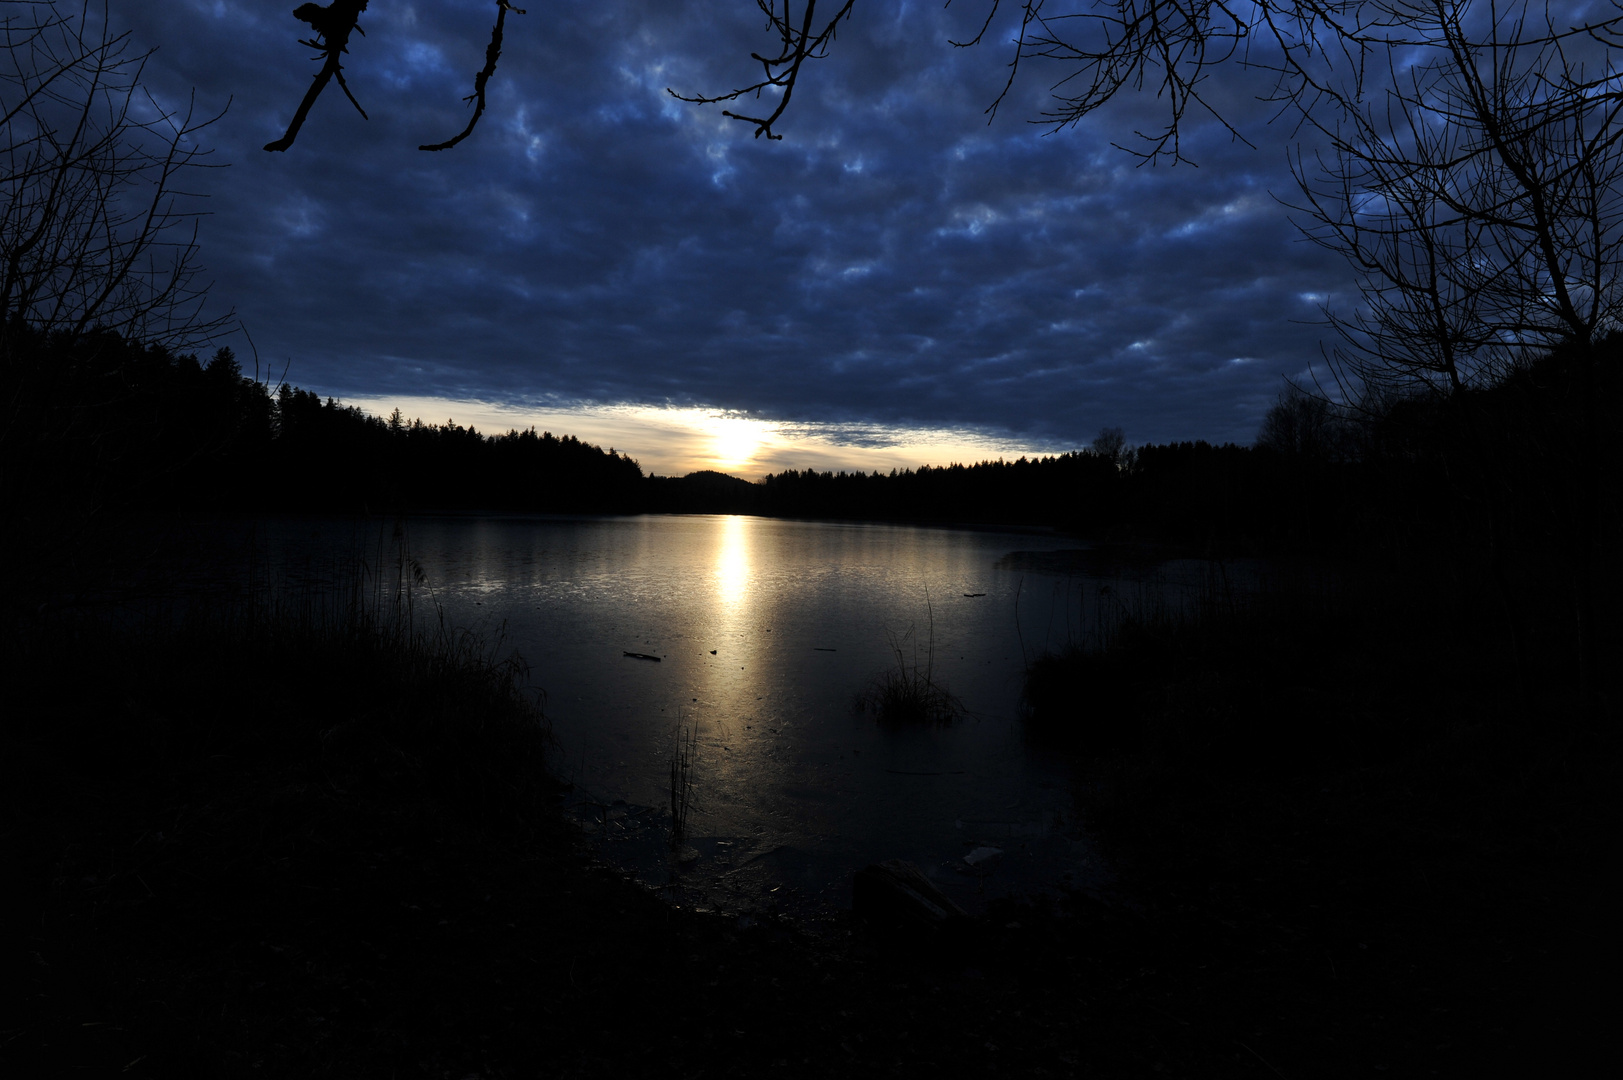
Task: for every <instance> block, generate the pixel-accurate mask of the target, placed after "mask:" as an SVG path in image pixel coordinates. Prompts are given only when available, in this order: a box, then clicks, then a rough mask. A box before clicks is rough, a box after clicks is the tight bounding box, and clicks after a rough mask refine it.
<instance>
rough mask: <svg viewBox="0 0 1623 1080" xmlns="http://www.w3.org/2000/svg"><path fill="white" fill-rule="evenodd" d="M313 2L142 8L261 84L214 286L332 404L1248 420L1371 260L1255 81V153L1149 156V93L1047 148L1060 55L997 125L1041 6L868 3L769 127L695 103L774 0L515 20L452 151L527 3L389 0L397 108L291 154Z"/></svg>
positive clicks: (319, 135)
mask: <svg viewBox="0 0 1623 1080" xmlns="http://www.w3.org/2000/svg"><path fill="white" fill-rule="evenodd" d="M291 7H292V4H291V2H290V0H289V2H286V3H278V4H268V3H249V2H246V0H182V2H177V3H172V4H161V5H155V4H140V3H133V2H130V0H125V2H123V3H118V2H116V0H115V5H114V8H115V10H114V18H115V22H117V23H118V24H119V25H121V26H127V27H129V28H130V29H131V30H133V32H134V34H135V36H136V38H137V40H138V41H140V42H141V43H142V44H145V45H155V46H158V47H159V51H158V53H157V55H156V56H155V57H154V59H153V62H152V65H151V67H150V68H149V76H150V79H149V81H150V82H151V83H152V85H153V87H154V88H155V89H156V90H157V92H158V93H159V94H160V95H161V96H162V97H163V99H164V100H166V101H169V102H180V101H183V100H184V98H185V95H187V94H189V93H191V92H192V90H193V89H194V88H195V91H196V94H197V100H198V102H199V103H200V107H202V108H219V107H221V106H223V105H224V104H225V102H226V101H227V99H230V101H231V105H230V109H229V111H227V113H226V115H225V116H224V118H223V119H221V120H220V122H219V123H218V124H216V125H215V126H214V127H213V128H211V129H209V131H208V132H207V135H206V141H207V142H208V144H209V145H211V146H213V147H214V148H215V149H216V154H215V157H214V161H216V162H217V163H220V164H229V165H230V168H229V169H226V170H222V171H220V172H217V173H213V174H210V175H209V176H208V177H207V178H206V180H205V184H206V187H207V190H208V192H209V194H210V200H209V205H208V209H209V210H210V211H211V215H210V217H209V218H207V219H206V220H205V223H204V226H203V232H202V241H203V245H204V246H203V252H204V258H205V261H206V262H207V264H208V266H209V268H210V270H211V271H212V274H213V277H214V279H215V292H214V296H215V298H216V300H217V301H218V303H219V304H220V305H221V306H226V305H229V306H234V307H235V308H236V310H237V312H238V313H239V315H240V316H241V317H242V319H243V321H244V322H245V324H246V325H247V327H248V328H249V330H250V332H251V333H252V335H253V338H254V341H255V343H256V345H257V347H258V350H259V352H260V354H261V357H262V358H263V359H264V360H265V361H266V362H267V363H273V364H274V365H275V367H276V369H277V370H278V371H280V368H281V366H282V364H283V363H285V362H291V369H290V373H289V379H290V380H291V381H294V382H297V383H299V384H301V385H304V386H309V387H313V388H316V389H318V390H319V391H320V392H322V393H328V394H334V395H338V396H343V397H355V396H363V395H364V396H369V397H380V398H381V397H400V396H407V395H410V396H414V397H440V398H458V399H478V400H483V401H490V402H499V403H504V404H507V405H515V406H525V405H532V406H536V407H546V408H548V409H552V410H556V409H559V408H568V407H569V406H571V405H573V404H575V403H590V404H594V405H597V406H606V405H626V406H682V407H700V408H705V409H711V410H723V411H731V412H737V413H740V414H744V415H748V416H750V417H755V418H760V419H765V420H770V421H775V422H780V423H787V424H813V425H816V424H828V425H843V427H842V426H837V427H834V428H831V429H830V430H831V432H832V433H834V437H836V438H838V432H839V431H841V430H853V431H861V430H866V429H867V428H865V427H864V425H869V426H872V425H878V426H880V427H883V428H885V429H887V430H888V429H894V428H897V427H901V428H908V427H920V428H930V429H945V428H964V429H969V430H972V431H976V432H981V433H989V434H990V437H992V438H994V439H999V440H1003V441H1007V442H1010V443H1011V444H1013V443H1019V444H1021V445H1027V444H1029V445H1033V446H1055V447H1058V446H1067V445H1070V446H1080V445H1084V444H1085V443H1086V442H1087V441H1088V440H1089V439H1091V438H1092V436H1093V435H1094V433H1096V432H1097V430H1098V429H1099V428H1100V427H1102V426H1106V425H1120V426H1122V427H1124V428H1125V429H1126V430H1127V433H1128V436H1129V438H1130V439H1131V440H1133V441H1135V442H1145V441H1164V440H1169V439H1183V438H1206V439H1213V440H1221V439H1234V440H1240V441H1246V440H1249V439H1250V438H1251V437H1252V435H1253V434H1254V432H1255V430H1256V426H1257V424H1258V422H1259V421H1260V419H1261V415H1262V412H1263V411H1264V410H1265V409H1266V407H1267V405H1268V404H1269V403H1270V402H1271V401H1272V399H1273V397H1274V394H1275V393H1276V392H1277V390H1278V389H1279V387H1280V385H1281V384H1280V378H1281V376H1282V375H1285V374H1292V373H1297V372H1300V371H1302V370H1303V369H1304V368H1306V366H1307V365H1308V364H1309V362H1311V361H1312V360H1314V359H1315V358H1316V357H1317V356H1318V342H1319V340H1320V338H1321V337H1322V336H1324V330H1323V328H1322V327H1320V326H1318V325H1314V324H1313V321H1314V320H1316V319H1318V318H1319V313H1318V308H1317V305H1318V303H1320V302H1322V301H1323V300H1325V299H1327V298H1328V299H1330V300H1331V301H1332V302H1333V301H1334V298H1335V297H1336V296H1337V295H1341V294H1343V293H1344V292H1345V291H1346V290H1347V289H1348V286H1349V283H1350V275H1349V273H1348V271H1347V270H1346V268H1345V266H1344V265H1343V264H1342V263H1341V261H1340V260H1339V259H1338V258H1337V257H1336V256H1334V255H1333V254H1331V253H1327V252H1324V251H1322V250H1320V249H1317V248H1314V247H1312V246H1311V245H1308V244H1305V243H1303V242H1301V240H1300V238H1299V237H1298V235H1297V234H1296V232H1295V230H1294V229H1293V228H1292V226H1291V225H1290V223H1289V221H1288V219H1287V214H1286V211H1285V210H1284V209H1283V208H1282V207H1281V206H1280V205H1279V203H1278V202H1277V201H1276V200H1275V198H1274V197H1273V195H1274V194H1278V195H1280V196H1286V195H1289V194H1290V192H1291V191H1293V190H1294V188H1293V186H1292V184H1291V180H1290V175H1289V172H1288V170H1287V169H1286V167H1285V162H1286V150H1287V145H1288V143H1289V136H1290V133H1289V131H1288V130H1285V129H1283V128H1281V127H1277V126H1276V127H1269V126H1267V123H1266V121H1267V119H1268V117H1269V116H1270V115H1271V114H1270V113H1269V111H1268V109H1267V107H1266V106H1263V105H1260V104H1258V103H1256V102H1254V101H1253V100H1252V99H1251V98H1250V96H1249V94H1250V93H1251V92H1252V91H1253V89H1254V87H1251V86H1249V85H1247V84H1246V83H1245V81H1244V77H1243V76H1244V73H1243V72H1239V71H1238V69H1235V71H1234V72H1231V73H1226V74H1227V75H1228V77H1229V79H1230V81H1229V83H1228V84H1225V86H1224V87H1223V91H1224V95H1225V96H1224V100H1225V101H1226V102H1227V105H1226V106H1225V107H1226V108H1227V109H1228V110H1229V119H1230V120H1232V121H1235V122H1236V123H1237V126H1238V127H1239V128H1240V129H1241V131H1242V132H1243V133H1244V134H1245V135H1246V136H1247V138H1249V139H1250V140H1251V141H1252V142H1253V143H1254V144H1255V145H1256V147H1257V148H1256V149H1252V148H1250V147H1247V146H1245V145H1244V144H1242V143H1239V142H1236V141H1234V140H1232V139H1231V137H1230V136H1229V134H1228V133H1227V132H1226V131H1224V130H1223V129H1222V128H1221V127H1220V126H1218V125H1216V124H1215V123H1212V122H1210V121H1208V120H1205V119H1203V118H1197V121H1196V123H1195V125H1194V126H1193V127H1191V129H1190V130H1189V133H1188V135H1187V137H1186V139H1185V147H1186V150H1187V151H1188V152H1190V153H1192V154H1193V156H1194V157H1195V158H1196V159H1197V160H1198V161H1199V163H1200V168H1198V169H1196V168H1190V167H1187V166H1180V167H1177V168H1166V167H1155V168H1148V167H1146V168H1137V167H1135V163H1134V161H1133V160H1132V159H1131V158H1130V157H1128V156H1126V155H1124V154H1123V153H1121V152H1120V151H1118V150H1115V149H1113V148H1112V147H1111V146H1110V143H1111V142H1112V141H1113V140H1114V141H1128V140H1130V139H1131V138H1132V131H1133V129H1134V128H1135V126H1142V125H1143V124H1153V123H1155V117H1154V116H1153V115H1152V114H1153V110H1154V108H1155V103H1154V102H1153V101H1152V100H1149V99H1148V97H1140V98H1136V99H1123V100H1122V101H1120V102H1118V103H1115V104H1114V105H1113V106H1112V107H1111V108H1109V109H1107V110H1105V111H1104V112H1102V113H1100V114H1098V115H1097V116H1095V117H1094V118H1092V119H1090V120H1089V121H1088V122H1086V123H1085V124H1083V125H1081V126H1079V127H1078V128H1075V129H1072V130H1068V131H1065V132H1059V133H1055V134H1045V130H1044V129H1043V128H1040V127H1037V126H1034V125H1031V124H1028V123H1026V122H1025V121H1026V120H1027V119H1028V118H1030V117H1033V116H1036V115H1037V114H1038V113H1039V112H1040V110H1041V109H1042V108H1043V103H1044V100H1045V95H1046V85H1047V81H1048V76H1049V75H1052V74H1055V73H1054V72H1047V73H1045V72H1043V71H1040V70H1030V71H1027V72H1026V73H1025V74H1024V75H1023V76H1022V79H1021V80H1020V81H1019V82H1017V84H1016V86H1015V88H1014V92H1013V94H1012V95H1011V97H1010V99H1009V100H1008V101H1006V102H1005V103H1004V105H1003V107H1002V110H1001V112H1000V113H999V115H998V118H997V119H996V120H995V122H993V123H992V124H990V125H988V123H987V118H986V116H985V115H984V110H985V107H986V106H987V104H989V103H990V102H991V101H992V99H993V98H994V97H995V96H996V93H997V90H998V88H999V87H1000V86H1001V85H1002V80H1003V78H1004V75H1005V68H1004V65H1005V64H1006V62H1007V60H1008V50H1007V48H1006V47H1005V46H1003V45H1001V44H998V42H999V41H1003V40H1006V39H1007V37H1008V34H1009V32H1010V30H1011V29H1012V28H1011V27H1010V26H1002V27H1001V28H999V27H998V25H997V24H994V32H993V33H991V34H989V35H988V38H987V42H986V43H985V44H983V45H982V46H980V47H978V48H975V49H954V48H952V47H951V46H950V45H949V44H948V40H947V39H948V38H949V37H964V36H970V35H972V34H973V31H974V27H975V26H977V25H978V21H979V19H980V18H981V17H982V13H981V12H980V11H979V9H978V8H977V7H976V5H973V4H969V5H964V4H958V5H954V6H952V7H951V8H948V9H946V10H944V11H943V10H942V9H941V8H940V6H939V5H938V4H935V3H930V4H923V3H910V2H903V3H879V2H877V0H865V2H862V3H859V4H858V6H857V9H856V16H855V18H854V20H853V21H852V23H851V24H850V25H849V26H847V27H845V28H843V29H842V30H841V31H840V34H839V37H838V40H837V42H836V45H835V48H834V50H833V54H832V56H831V57H830V58H829V59H827V60H825V61H822V62H819V63H817V64H815V65H813V66H812V67H811V68H809V69H808V72H807V74H806V75H805V77H804V79H803V83H802V86H801V87H800V89H799V90H798V91H797V93H796V97H795V100H794V102H793V104H792V105H791V107H790V111H789V114H788V116H787V117H786V119H785V121H784V122H782V123H781V124H780V128H779V130H781V132H782V133H783V134H784V136H785V138H784V139H783V141H781V142H768V141H766V140H764V139H762V140H755V139H753V138H752V137H751V129H750V127H749V126H747V125H745V124H740V123H737V122H734V121H729V120H726V119H725V118H723V117H722V116H721V115H720V113H719V110H718V109H717V108H715V107H708V108H707V107H700V106H694V105H688V104H684V103H681V102H678V101H676V100H675V99H673V98H672V97H671V96H670V95H669V94H667V92H666V88H667V87H675V88H677V89H679V90H683V91H714V90H717V89H724V88H729V87H731V86H734V85H739V84H742V83H744V82H747V81H749V80H750V79H751V78H752V77H753V76H754V72H753V71H752V70H751V69H752V66H753V65H752V64H751V62H750V61H749V60H748V53H749V52H750V50H752V49H754V50H764V49H767V48H769V47H770V45H771V42H770V41H769V40H768V39H767V38H766V36H765V35H764V34H763V33H762V32H761V19H760V16H759V14H758V13H757V11H756V9H755V5H754V4H753V3H751V2H750V0H730V2H728V3H715V2H714V0H711V2H706V3H698V2H672V0H664V2H660V3H649V2H633V0H623V2H613V0H605V2H603V3H599V4H569V5H564V4H558V5H548V6H547V7H545V8H543V7H541V6H540V5H539V4H537V5H531V6H530V10H529V14H528V15H526V16H516V15H509V17H508V20H507V35H506V49H505V52H504V55H503V57H502V61H501V65H500V68H499V70H498V72H497V75H496V77H495V79H494V80H493V81H492V84H491V99H490V108H489V111H488V112H487V114H486V116H485V119H484V121H483V123H482V125H481V127H480V128H479V129H478V131H477V132H476V133H475V134H474V135H473V136H472V137H471V138H470V139H469V140H467V141H466V142H464V143H463V144H462V145H461V146H459V147H457V148H456V149H454V150H450V151H447V152H443V153H435V154H430V153H422V152H419V151H418V150H417V149H416V147H417V145H418V144H419V143H422V142H432V141H438V140H440V139H443V138H446V137H448V136H449V135H451V134H454V133H455V132H456V131H458V130H460V128H461V127H462V125H463V124H464V123H465V122H466V116H467V112H466V107H465V106H464V105H463V103H462V101H461V98H462V97H463V96H464V95H465V94H467V93H468V92H469V91H470V90H471V84H472V73H473V72H474V71H475V70H476V69H477V68H478V67H479V66H480V64H481V63H482V61H483V53H484V48H485V44H486V40H487V34H488V30H489V26H490V23H491V21H492V18H493V14H494V5H493V4H492V3H488V2H483V0H481V2H477V3H475V2H471V0H419V2H417V3H401V2H386V0H385V2H374V3H373V4H372V11H371V12H370V14H369V15H368V16H367V17H365V18H363V20H362V24H361V25H362V27H363V28H364V29H365V30H366V37H364V38H361V37H357V38H355V39H353V43H352V48H351V56H350V58H349V64H348V67H347V68H346V76H347V78H348V80H349V83H350V86H351V88H352V89H353V90H354V92H355V94H356V96H357V98H358V99H359V100H360V102H361V104H362V105H363V106H365V107H366V109H367V111H368V113H369V114H370V120H363V119H362V118H361V117H360V116H359V115H358V114H357V113H356V111H355V110H354V109H353V108H352V107H351V106H350V105H349V103H348V102H346V101H345V100H344V99H343V97H342V95H341V94H339V93H338V92H337V88H336V87H333V88H332V89H331V90H329V92H328V93H327V94H326V95H325V96H324V97H323V98H322V100H321V101H320V102H319V103H318V104H317V106H316V108H315V110H314V111H313V113H312V114H311V117H310V119H309V121H308V122H307V123H306V125H305V127H304V130H303V132H302V134H301V135H300V137H299V140H298V142H297V143H296V144H295V145H294V147H293V148H292V149H291V150H290V151H289V152H287V153H285V154H269V153H265V152H263V151H262V150H260V149H259V147H260V146H261V145H262V144H263V143H265V142H267V141H269V140H271V139H273V138H276V137H278V136H279V135H280V134H281V133H282V130H283V129H284V127H285V125H286V123H287V121H288V119H289V118H290V117H291V115H292V113H293V110H294V108H295V107H296V105H297V104H298V101H299V99H300V97H301V96H302V94H303V93H304V90H305V88H306V86H307V85H308V82H309V79H310V77H311V75H312V74H313V73H314V70H315V67H316V64H315V63H314V62H312V61H311V60H310V58H309V57H310V50H308V49H307V48H304V47H302V46H299V45H298V44H296V42H295V38H296V37H298V36H303V34H301V31H303V30H305V29H306V28H305V27H303V26H302V25H301V24H299V23H297V22H295V21H294V20H293V19H292V17H291V15H290V14H288V12H287V11H285V10H283V9H284V8H288V9H290V8H291ZM633 452H635V448H633Z"/></svg>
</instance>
